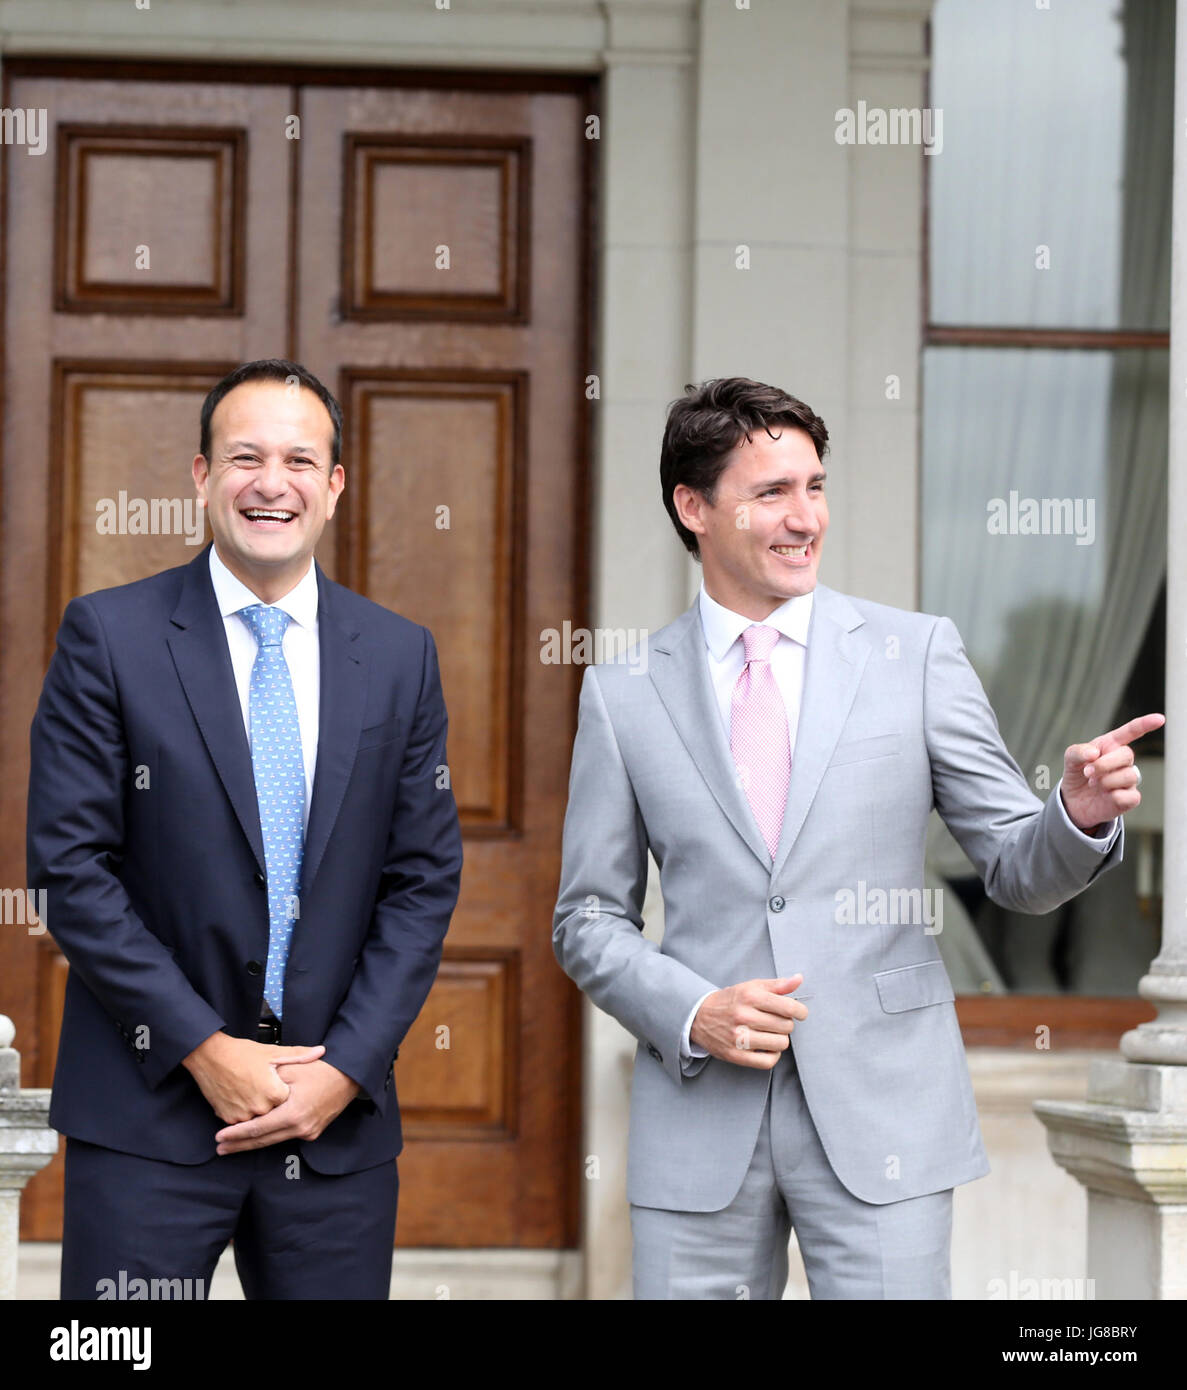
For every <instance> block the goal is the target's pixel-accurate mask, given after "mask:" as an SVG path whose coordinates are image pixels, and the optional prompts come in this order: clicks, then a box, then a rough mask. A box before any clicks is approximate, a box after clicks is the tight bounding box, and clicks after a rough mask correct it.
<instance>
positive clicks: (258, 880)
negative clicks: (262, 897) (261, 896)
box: [255, 869, 268, 888]
mask: <svg viewBox="0 0 1187 1390" xmlns="http://www.w3.org/2000/svg"><path fill="white" fill-rule="evenodd" d="M255 885H256V887H257V888H267V886H268V880H267V879H266V878H265V877H264V875H263V874H262V873H260V871H259V869H257V870H256V872H255Z"/></svg>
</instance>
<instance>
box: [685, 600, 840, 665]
mask: <svg viewBox="0 0 1187 1390" xmlns="http://www.w3.org/2000/svg"><path fill="white" fill-rule="evenodd" d="M815 592H816V591H815V590H814V589H809V591H808V592H807V593H806V594H795V595H793V596H792V597H791V598H789V599H788V600H787V602H786V603H781V604H780V605H779V607H778V608H776V609H775V611H774V612H773V613H771V614H770V615H769V616H768V617H766V618H764V619H763V620H762V623H761V624H759V626H761V627H774V628H778V629H779V631H780V632H781V633H782V634H783V636H784V637H790V638H791V640H792V641H793V642H798V643H799V644H800V646H802V647H806V646H807V645H808V624H809V622H810V621H811V618H812V599H813V597H814V595H815ZM700 611H701V628H702V630H703V631H704V634H705V642H706V645H707V646H708V648H709V650H710V652H711V653H712V654H713V659H714V661H721V660H723V659H724V657H725V654H726V652H728V651H729V649H730V648H731V647H732V646H733V645H734V643H735V642H736V641H737V640H738V638H739V637H741V635H742V633H743V632H744V631H745V630H746V629H747V628H748V627H751V626H753V625H754V619H753V618H746V617H743V615H742V614H741V613H735V612H734V611H733V609H732V608H723V607H722V605H721V604H720V603H718V602H717V600H716V599H713V598H710V597H709V595H708V593H707V591H706V589H705V583H704V580H702V581H701V592H700Z"/></svg>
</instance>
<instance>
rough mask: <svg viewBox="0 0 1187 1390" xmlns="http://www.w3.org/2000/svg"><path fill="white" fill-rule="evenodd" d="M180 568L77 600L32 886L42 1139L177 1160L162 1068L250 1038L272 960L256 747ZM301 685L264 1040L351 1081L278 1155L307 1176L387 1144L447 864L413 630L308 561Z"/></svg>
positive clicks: (199, 1154) (56, 660)
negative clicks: (51, 1043) (280, 977)
mask: <svg viewBox="0 0 1187 1390" xmlns="http://www.w3.org/2000/svg"><path fill="white" fill-rule="evenodd" d="M208 550H209V546H207V547H206V548H204V549H203V551H202V553H201V554H200V555H198V556H197V557H196V558H195V559H194V560H193V561H192V562H191V563H190V564H188V565H183V566H180V567H178V568H177V569H171V570H166V571H165V572H164V573H162V574H157V575H154V576H152V577H151V578H149V579H144V580H141V581H139V582H138V583H134V584H125V585H121V586H120V587H118V588H113V589H104V590H100V591H99V592H97V593H93V594H87V595H85V596H83V597H81V598H76V599H73V600H72V601H71V602H70V603H69V605H68V606H67V608H66V611H65V614H64V615H63V618H62V624H61V627H60V629H59V631H58V643H57V650H56V652H55V654H54V657H53V660H52V662H51V664H50V668H49V672H48V674H47V676H46V678H45V684H44V687H43V689H42V693H41V700H40V702H39V704H38V707H37V713H36V716H35V717H34V720H33V727H32V732H31V745H32V766H31V770H30V778H29V808H28V809H29V815H28V875H29V877H28V883H29V886H30V887H31V888H44V889H46V890H47V899H46V905H47V925H48V927H49V930H50V933H51V934H52V936H53V938H54V940H55V941H56V942H57V944H58V946H59V947H60V948H61V950H62V952H63V954H64V955H65V957H66V959H67V960H68V961H69V963H70V975H69V979H68V982H67V986H66V999H65V1008H64V1012H63V1018H62V1033H61V1040H60V1044H59V1048H58V1060H57V1069H56V1072H55V1075H54V1087H53V1098H52V1103H51V1107H50V1116H49V1118H50V1124H51V1125H53V1127H54V1128H55V1129H58V1130H60V1131H61V1132H62V1133H64V1134H67V1135H70V1136H73V1137H75V1138H78V1139H83V1140H87V1141H89V1142H91V1143H94V1144H102V1145H105V1146H106V1147H108V1148H113V1149H119V1150H122V1151H124V1152H128V1153H135V1154H141V1155H143V1156H145V1157H149V1158H160V1159H167V1160H170V1161H172V1162H175V1163H200V1162H203V1161H204V1160H206V1159H208V1158H210V1157H212V1156H213V1155H214V1152H215V1143H214V1134H215V1131H216V1130H218V1129H220V1128H221V1127H222V1121H220V1120H219V1118H218V1117H217V1116H216V1115H215V1113H214V1111H213V1110H212V1109H211V1107H210V1105H209V1104H208V1102H207V1101H206V1099H205V1097H204V1096H203V1095H202V1092H201V1091H200V1090H199V1088H198V1085H197V1083H196V1082H195V1081H194V1080H193V1078H192V1077H191V1076H190V1074H189V1072H188V1071H187V1070H186V1069H185V1068H184V1067H182V1066H180V1065H179V1063H180V1062H181V1060H182V1058H183V1057H185V1056H186V1055H187V1054H188V1053H190V1052H191V1051H193V1049H194V1048H195V1047H197V1046H198V1044H199V1043H200V1042H201V1041H202V1040H203V1039H204V1038H206V1037H208V1036H209V1035H210V1034H211V1033H213V1032H215V1031H216V1030H218V1029H220V1028H221V1029H223V1030H224V1031H226V1032H227V1033H229V1034H231V1035H233V1036H236V1037H254V1036H255V1026H256V1023H257V1020H258V1018H259V1014H260V1004H261V999H262V996H263V982H264V977H263V972H262V968H261V967H262V965H263V963H264V962H265V961H266V959H267V953H268V903H267V894H266V891H265V879H264V847H263V841H262V838H261V834H260V822H259V812H258V810H257V806H256V793H255V781H254V778H253V774H252V763H251V750H250V747H249V745H248V740H247V735H246V733H245V731H244V727H243V715H242V711H241V706H240V703H239V698H238V695H237V693H236V688H235V678H234V674H233V671H232V667H231V658H230V653H229V651H228V648H227V639H226V632H225V629H224V625H223V619H222V617H221V615H220V614H219V611H218V604H217V602H216V601H215V596H214V588H213V585H212V584H211V580H210V570H209V557H208ZM317 586H318V638H319V645H320V648H321V690H320V714H319V725H320V727H319V736H318V748H317V763H316V769H315V774H314V784H313V799H312V802H311V804H310V808H309V825H308V829H307V831H306V837H305V853H304V860H303V864H302V874H301V891H300V899H299V909H298V911H299V915H298V916H297V919H296V923H295V926H294V930H293V935H292V941H291V946H290V953H289V958H288V966H287V971H286V974H285V990H284V1041H285V1043H286V1044H288V1043H301V1044H315V1043H324V1044H325V1047H326V1052H325V1060H326V1061H327V1062H331V1063H332V1064H333V1065H334V1066H336V1067H338V1068H339V1069H340V1070H341V1071H343V1072H345V1073H346V1074H347V1075H348V1076H350V1077H352V1078H353V1079H354V1080H355V1081H357V1082H358V1083H359V1085H360V1087H361V1088H362V1089H361V1091H360V1094H359V1096H358V1097H357V1098H356V1099H355V1100H354V1101H352V1102H351V1103H350V1104H349V1105H348V1106H347V1107H346V1109H345V1110H344V1111H343V1112H342V1113H341V1115H339V1116H338V1117H337V1118H336V1119H335V1120H334V1121H333V1122H332V1123H331V1124H330V1125H329V1126H327V1128H326V1129H325V1131H324V1132H323V1133H322V1135H321V1136H320V1138H318V1139H317V1140H314V1141H309V1142H296V1141H293V1148H294V1149H295V1150H297V1151H299V1152H300V1153H301V1154H302V1155H303V1157H304V1158H305V1159H306V1160H307V1161H308V1162H309V1164H310V1165H311V1167H312V1168H313V1169H314V1170H315V1171H317V1172H320V1173H348V1172H355V1171H358V1170H360V1169H363V1168H368V1167H371V1166H373V1165H375V1164H378V1163H382V1162H384V1161H386V1160H389V1159H392V1158H394V1157H395V1156H396V1155H397V1154H398V1153H399V1151H400V1148H401V1133H400V1114H399V1106H398V1103H397V1098H396V1091H395V1084H394V1081H393V1075H392V1064H393V1062H394V1060H395V1057H396V1054H397V1052H398V1050H399V1045H400V1042H401V1040H402V1039H403V1037H404V1035H405V1034H406V1033H407V1031H408V1029H409V1027H410V1026H411V1024H412V1022H413V1020H414V1019H415V1018H416V1016H417V1014H418V1013H419V1011H420V1009H421V1006H422V1005H423V1004H424V1001H425V997H426V995H427V994H428V992H429V988H430V986H431V985H432V983H433V979H434V976H435V975H436V972H437V967H438V964H439V962H440V959H441V951H442V943H443V939H444V937H445V933H446V930H447V928H448V925H449V919H450V915H451V913H452V911H453V907H454V903H455V901H456V899H457V892H458V883H459V879H460V875H461V866H462V846H461V833H460V829H459V826H458V817H457V808H456V805H455V803H454V798H453V794H452V792H451V791H450V789H449V777H448V772H447V768H446V754H445V738H446V726H447V720H446V712H445V702H444V698H443V695H442V691H441V681H440V675H439V671H438V665H437V652H436V647H435V645H434V643H433V638H432V636H431V634H430V633H429V631H428V629H427V628H424V627H420V626H419V625H417V624H416V623H413V622H410V621H409V620H408V619H406V618H402V617H400V616H399V615H398V614H395V613H392V612H389V611H388V610H387V609H385V608H381V607H380V606H379V605H378V604H375V603H372V602H370V601H369V600H368V599H365V598H362V597H360V596H359V595H358V594H355V593H352V592H351V591H350V590H349V589H345V588H343V587H342V586H341V585H339V584H335V583H332V582H331V581H330V580H328V579H327V578H326V576H325V574H324V573H323V572H322V570H321V568H320V566H319V567H318V568H317Z"/></svg>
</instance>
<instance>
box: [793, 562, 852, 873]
mask: <svg viewBox="0 0 1187 1390" xmlns="http://www.w3.org/2000/svg"><path fill="white" fill-rule="evenodd" d="M864 621H865V619H864V618H863V617H862V616H861V614H860V613H859V612H858V611H857V609H856V608H854V607H853V605H852V604H851V603H850V602H849V601H848V599H846V598H845V596H844V594H839V593H837V592H836V590H834V589H828V588H825V586H824V585H822V584H817V586H816V597H815V598H814V599H813V602H812V620H811V622H810V624H809V626H808V650H807V654H806V657H805V663H804V689H803V696H802V698H801V700H800V717H799V724H798V726H797V728H796V739H795V748H794V750H793V752H792V759H791V783H790V785H789V786H788V789H787V809H786V810H785V811H784V813H783V833H782V835H781V836H780V839H779V851H778V853H777V854H776V855H775V862H774V865H773V866H772V869H771V877H772V878H775V877H777V876H778V874H779V873H780V872H781V871H782V869H783V866H784V864H785V863H786V862H787V856H788V855H789V854H790V853H791V848H792V846H793V845H794V844H795V841H796V836H797V835H799V833H800V829H801V827H802V826H803V824H804V819H805V817H806V816H807V814H808V811H809V809H810V808H811V805H812V802H813V801H814V800H815V797H816V793H817V791H818V790H819V788H820V782H821V779H822V778H823V777H824V770H825V768H826V767H827V766H828V763H829V759H830V758H831V757H832V755H833V749H834V748H835V747H836V746H837V740H838V739H839V738H840V736H841V730H842V729H843V728H844V727H845V721H846V719H848V718H849V711H850V710H851V709H852V708H853V701H854V699H855V697H856V695H857V687H858V685H859V684H860V682H861V677H862V672H863V671H864V670H865V666H866V662H867V661H868V660H869V657H870V644H869V639H868V638H866V637H864V636H863V635H862V634H861V633H860V632H857V631H855V629H857V628H860V626H861V625H862V623H863V622H864Z"/></svg>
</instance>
